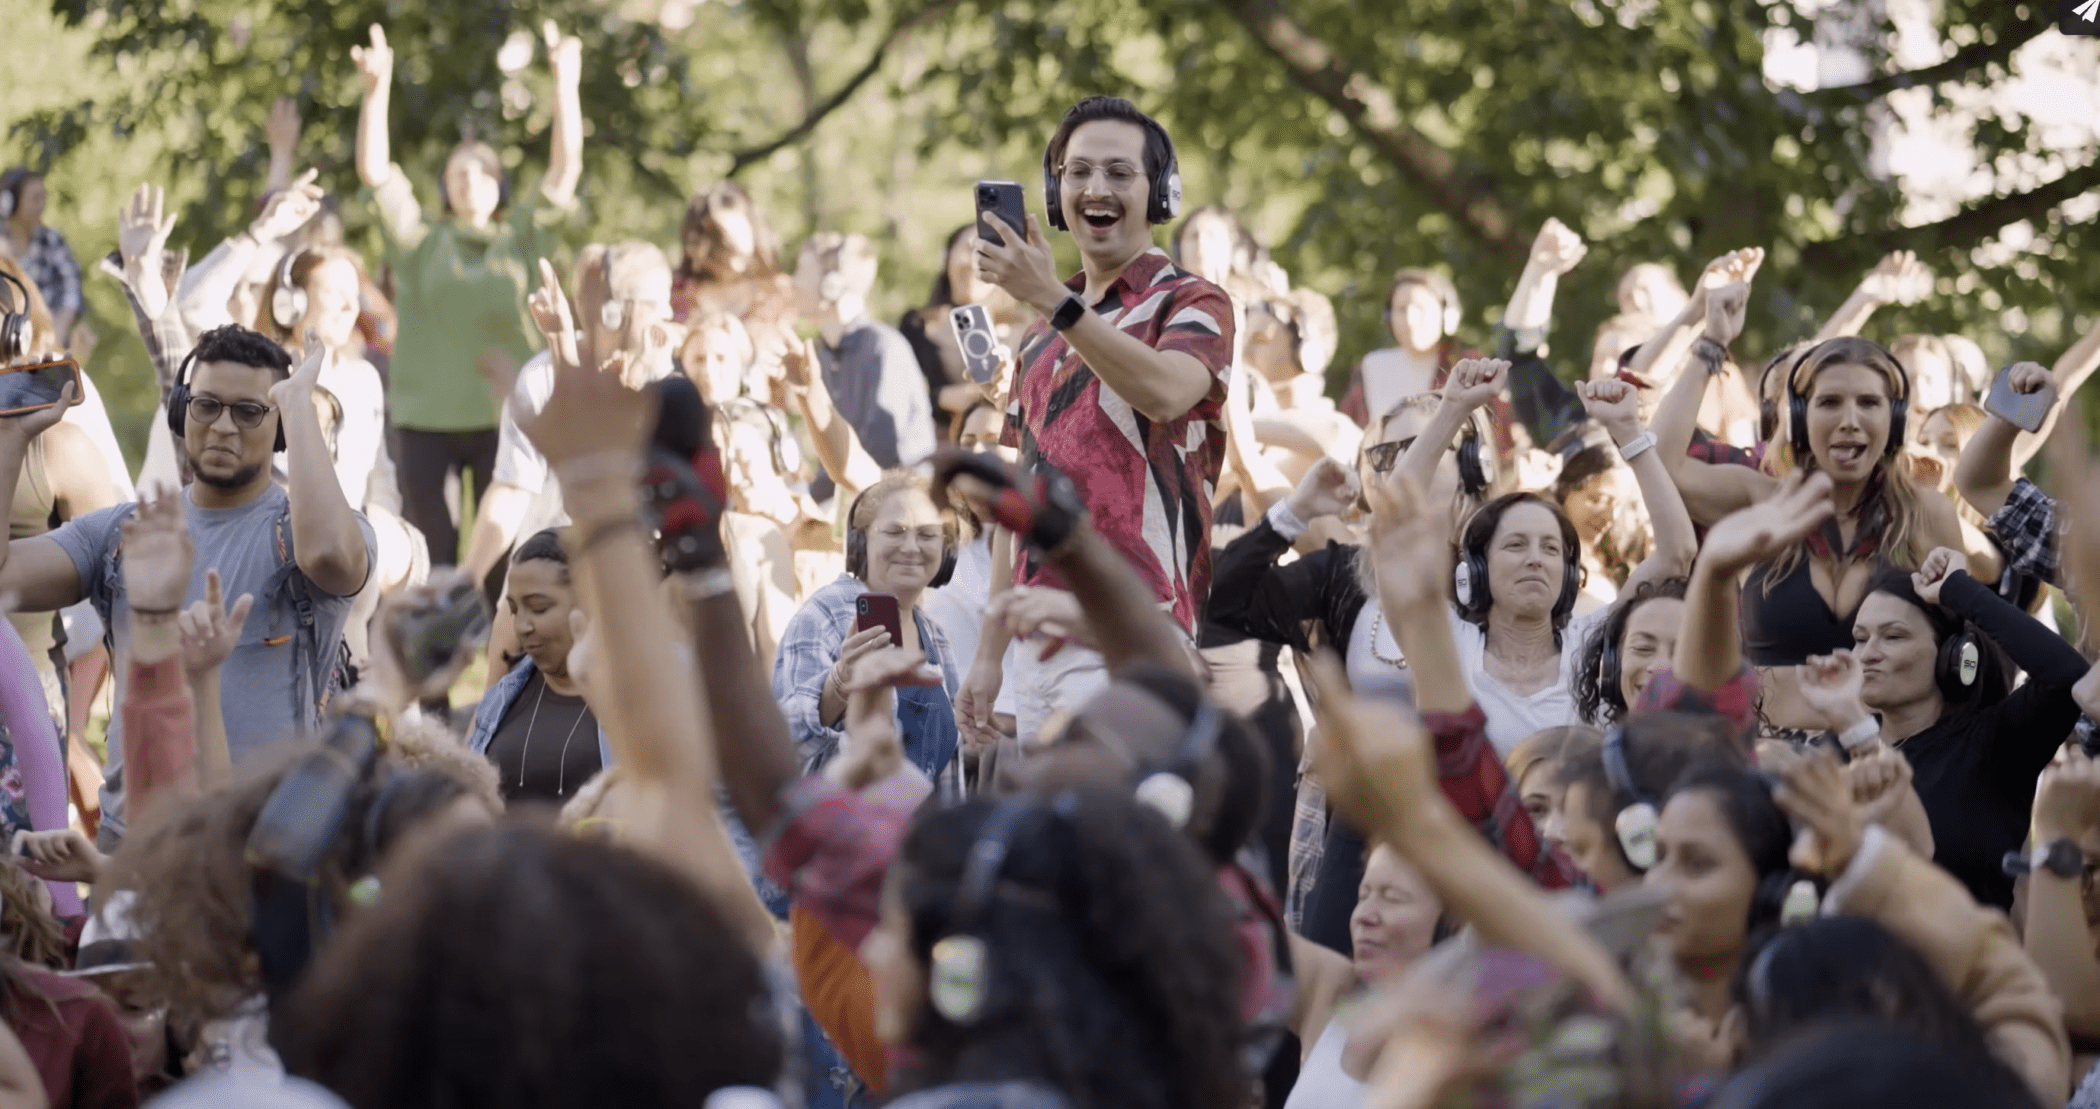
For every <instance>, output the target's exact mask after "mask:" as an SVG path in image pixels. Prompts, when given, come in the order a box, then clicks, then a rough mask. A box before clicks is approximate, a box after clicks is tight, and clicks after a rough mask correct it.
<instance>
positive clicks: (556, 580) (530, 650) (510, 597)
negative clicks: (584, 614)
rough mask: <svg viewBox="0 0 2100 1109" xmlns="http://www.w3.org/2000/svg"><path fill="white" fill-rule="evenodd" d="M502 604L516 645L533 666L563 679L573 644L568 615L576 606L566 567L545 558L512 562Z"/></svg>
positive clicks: (574, 592)
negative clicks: (515, 633)
mask: <svg viewBox="0 0 2100 1109" xmlns="http://www.w3.org/2000/svg"><path fill="white" fill-rule="evenodd" d="M504 603H505V604H507V605H508V606H509V607H510V615H511V619H512V620H514V621H515V622H516V624H517V629H518V643H519V645H520V646H522V647H523V648H524V651H525V654H526V655H527V656H528V657H529V658H531V659H532V664H533V665H534V666H537V667H539V668H540V670H541V671H543V672H545V673H548V674H552V675H554V676H555V677H558V678H559V677H566V676H567V675H568V672H569V648H570V647H572V646H574V645H575V643H574V636H573V635H572V633H571V632H570V630H569V612H570V610H572V609H574V608H575V607H576V591H575V590H574V588H572V587H571V586H570V584H569V568H568V567H567V566H564V565H563V564H561V563H559V562H556V561H554V560H553V559H548V558H535V559H529V560H527V561H524V562H513V563H511V566H510V584H509V586H508V590H507V592H506V593H505V594H504Z"/></svg>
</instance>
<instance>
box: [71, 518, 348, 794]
mask: <svg viewBox="0 0 2100 1109" xmlns="http://www.w3.org/2000/svg"><path fill="white" fill-rule="evenodd" d="M290 503H291V502H290V501H289V500H288V499H287V498H286V496H285V492H284V490H283V489H281V488H278V487H277V486H276V485H271V486H270V487H269V488H268V489H266V490H264V491H263V493H262V495H260V496H258V497H256V498H255V499H254V500H252V501H249V502H248V503H247V504H244V505H241V506H240V507H238V508H199V507H197V505H196V503H195V502H194V501H192V500H191V499H190V496H189V491H188V490H184V492H183V497H182V511H183V516H184V517H185V518H186V519H187V520H188V521H189V526H190V537H191V539H192V540H193V541H194V542H195V543H196V548H197V567H196V570H195V571H194V573H193V574H192V576H191V578H190V592H189V597H188V601H201V600H203V599H204V574H205V571H206V570H217V571H218V572H219V581H220V583H221V584H222V585H223V587H224V589H225V593H226V603H227V604H228V605H231V604H232V603H233V600H234V598H236V597H239V596H240V595H241V594H243V593H253V594H254V595H255V607H254V608H252V609H251V610H249V613H248V620H247V623H246V624H245V625H244V626H243V627H242V629H241V636H240V641H239V642H238V643H237V644H235V646H234V648H233V654H232V655H231V656H229V657H228V658H227V659H226V664H225V665H224V666H223V667H222V668H221V669H220V671H219V690H220V696H221V699H222V700H223V701H224V703H225V710H226V744H227V747H228V749H229V750H230V752H231V753H232V756H233V765H234V767H235V768H239V767H240V766H241V765H242V764H243V763H244V762H246V761H247V760H248V758H249V757H251V756H253V755H254V754H255V753H256V752H258V751H260V750H262V749H264V748H266V747H269V746H271V745H272V744H276V743H280V742H282V741H284V740H287V739H290V738H292V737H293V736H296V735H299V734H302V733H304V732H306V731H308V730H310V729H311V727H312V726H313V723H314V721H315V719H316V715H317V712H318V705H317V704H313V703H304V698H303V697H302V694H301V689H302V687H303V688H304V689H306V690H308V691H311V692H312V693H313V695H314V696H316V697H317V696H318V694H319V691H320V690H321V689H322V688H323V686H322V685H321V682H323V681H325V678H326V676H327V674H328V673H329V670H330V669H331V668H332V667H333V665H334V663H335V659H336V653H337V643H338V641H339V640H340V639H341V638H342V634H343V625H344V623H346V622H347V621H348V619H349V616H350V603H351V598H350V597H347V596H344V597H338V596H336V595H335V594H332V593H329V592H328V591H327V590H324V589H322V588H321V587H320V586H318V585H314V584H312V583H311V582H309V583H307V585H306V593H307V596H308V597H309V598H310V599H311V601H312V604H313V611H314V630H313V632H312V633H311V635H310V637H309V639H310V642H312V643H313V644H314V645H315V649H314V651H313V652H312V654H313V655H314V656H315V657H311V658H308V659H306V660H305V661H306V664H307V666H308V673H307V675H306V677H305V679H304V681H303V682H302V680H301V678H300V675H299V674H298V672H297V670H296V668H295V664H294V658H295V657H296V655H297V649H296V647H295V644H296V643H297V642H298V631H299V618H298V613H297V611H296V609H295V607H294V604H293V599H292V593H291V589H290V587H289V585H288V584H287V583H285V582H283V581H280V580H279V578H278V573H277V571H278V568H279V567H280V566H282V565H283V564H284V561H285V560H284V559H282V558H280V555H279V552H278V538H279V536H278V531H279V528H278V524H279V521H284V527H283V529H282V530H283V539H284V542H285V544H286V545H287V547H289V545H290V543H291V541H292V540H291V524H290V522H289V520H288V519H286V514H287V512H288V511H289V509H290ZM132 507H133V506H131V505H129V504H123V505H117V506H115V507H112V508H105V509H103V510H101V511H100V512H91V513H89V514H87V515H85V516H81V517H78V518H76V519H74V520H71V521H69V522H68V523H66V525H65V526H63V527H61V528H59V529H58V530H56V531H53V532H52V533H51V538H52V539H53V540H55V541H57V543H58V545H59V547H61V548H62V549H64V551H65V552H66V554H68V555H69V556H71V557H72V559H73V569H74V571H75V572H76V573H78V574H79V575H80V589H81V593H82V594H83V595H84V596H86V597H88V598H89V599H90V600H92V601H94V602H95V608H96V611H97V612H99V613H100V614H101V616H102V619H103V620H104V621H105V622H106V623H107V624H108V625H109V626H110V628H112V629H113V630H114V633H115V642H116V647H117V657H118V658H120V659H121V658H124V657H127V656H128V654H129V651H130V643H131V606H130V604H129V602H128V601H127V600H126V599H125V595H124V576H123V573H122V570H121V568H119V567H118V566H117V564H116V563H115V561H114V560H113V559H112V558H111V555H112V554H113V552H115V551H116V549H117V546H118V544H119V542H120V540H121V539H122V535H123V533H122V530H121V526H122V523H123V521H124V520H125V519H127V518H129V517H130V515H131V511H132ZM354 515H356V516H357V528H358V530H359V531H361V532H363V533H364V538H365V557H366V560H367V563H368V564H369V563H370V560H371V559H372V558H373V557H374V555H375V548H374V541H373V537H372V525H371V524H369V523H367V522H365V518H364V515H363V514H362V513H356V514H354ZM287 573H288V574H293V575H296V574H299V573H300V571H299V569H298V567H297V566H296V565H294V566H291V567H290V568H289V569H288V570H287ZM112 669H113V673H114V678H115V681H116V701H117V703H118V704H122V703H123V701H124V685H125V680H124V679H125V674H124V667H123V666H122V665H121V664H120V665H118V666H115V667H113V668H112ZM123 770H124V729H123V724H122V717H121V714H119V715H113V716H111V717H110V721H109V780H108V782H107V783H106V784H105V785H104V786H103V788H102V820H103V824H104V826H105V827H113V830H114V832H115V833H116V834H122V832H123V828H124V808H123V792H124V778H123Z"/></svg>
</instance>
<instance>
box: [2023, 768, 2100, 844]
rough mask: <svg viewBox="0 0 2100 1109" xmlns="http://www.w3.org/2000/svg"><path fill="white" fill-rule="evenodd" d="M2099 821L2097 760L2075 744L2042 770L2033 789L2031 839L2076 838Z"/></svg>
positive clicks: (2099, 774)
mask: <svg viewBox="0 0 2100 1109" xmlns="http://www.w3.org/2000/svg"><path fill="white" fill-rule="evenodd" d="M2096 824H2100V762H2095V761H2093V760H2092V759H2090V758H2087V757H2086V754H2085V752H2084V751H2082V750H2080V749H2079V748H2078V746H2077V745H2076V744H2073V745H2071V746H2070V747H2067V748H2065V749H2064V753H2063V758H2062V759H2060V760H2059V761H2058V762H2057V763H2056V765H2054V766H2051V767H2050V768H2049V769H2047V770H2044V771H2042V781H2041V784H2040V785H2039V786H2037V787H2036V788H2035V791H2034V841H2035V843H2037V844H2044V843H2048V842H2049V841H2050V840H2054V839H2073V840H2075V839H2077V838H2079V837H2080V836H2083V835H2085V833H2086V832H2087V831H2088V830H2090V829H2091V828H2092V827H2093V826H2094V825H2096Z"/></svg>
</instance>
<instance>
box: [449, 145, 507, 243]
mask: <svg viewBox="0 0 2100 1109" xmlns="http://www.w3.org/2000/svg"><path fill="white" fill-rule="evenodd" d="M494 154H495V152H494V151H492V150H489V149H488V148H487V147H481V146H462V147H460V148H459V149H457V150H454V151H453V152H452V157H450V158H448V159H446V161H445V181H444V185H445V199H446V200H448V201H450V202H451V204H452V214H453V215H455V216H458V217H459V218H461V219H464V220H466V221H467V222H468V223H472V224H477V225H479V224H483V223H487V222H488V221H489V217H491V216H493V215H495V214H496V206H497V205H498V204H501V203H502V202H503V167H502V166H501V165H498V164H497V163H496V161H495V158H494Z"/></svg>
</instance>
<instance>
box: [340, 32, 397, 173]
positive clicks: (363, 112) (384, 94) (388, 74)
mask: <svg viewBox="0 0 2100 1109" xmlns="http://www.w3.org/2000/svg"><path fill="white" fill-rule="evenodd" d="M350 60H351V61H352V62H354V63H356V65H357V75H358V77H359V79H360V80H362V81H363V82H364V86H365V98H364V102H363V103H362V104H361V105H359V107H358V110H357V178H358V180H360V181H362V182H364V184H365V188H368V189H377V188H379V186H381V185H384V184H386V181H387V178H389V177H391V176H393V172H394V169H393V166H394V152H393V147H392V145H391V143H390V141H389V139H388V136H387V127H386V113H387V109H388V107H389V102H390V101H391V100H392V99H393V84H394V51H393V48H392V47H390V46H388V45H387V43H386V28H384V27H381V26H380V25H379V24H377V23H374V24H372V28H371V42H370V44H369V45H366V46H353V47H351V48H350Z"/></svg>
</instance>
